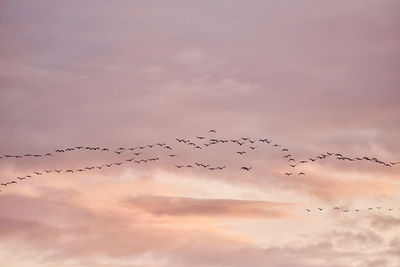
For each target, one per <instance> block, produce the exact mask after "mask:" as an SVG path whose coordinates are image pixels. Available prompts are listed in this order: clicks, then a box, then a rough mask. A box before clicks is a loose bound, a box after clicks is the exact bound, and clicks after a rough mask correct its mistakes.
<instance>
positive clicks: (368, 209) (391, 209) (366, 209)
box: [305, 207, 400, 213]
mask: <svg viewBox="0 0 400 267" xmlns="http://www.w3.org/2000/svg"><path fill="white" fill-rule="evenodd" d="M305 210H306V211H307V212H308V213H311V212H313V210H312V209H305ZM374 210H379V211H395V209H394V208H384V207H374V208H373V207H369V208H365V209H347V208H345V209H343V208H339V207H334V208H333V209H332V208H329V209H324V208H317V210H316V211H318V212H323V211H338V212H339V211H342V212H344V213H348V212H361V211H374ZM398 210H400V208H398Z"/></svg>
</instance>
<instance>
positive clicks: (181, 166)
mask: <svg viewBox="0 0 400 267" xmlns="http://www.w3.org/2000/svg"><path fill="white" fill-rule="evenodd" d="M175 167H177V168H178V169H180V168H183V167H184V166H183V165H175Z"/></svg>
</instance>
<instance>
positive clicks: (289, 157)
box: [0, 129, 400, 212]
mask: <svg viewBox="0 0 400 267" xmlns="http://www.w3.org/2000/svg"><path fill="white" fill-rule="evenodd" d="M216 134H217V131H216V130H214V129H212V130H209V132H208V134H207V135H199V136H196V137H194V138H192V139H188V138H175V140H174V141H175V144H174V145H173V144H172V143H171V144H167V143H166V142H157V143H153V144H146V145H140V146H131V147H118V148H116V149H111V148H108V147H99V146H96V147H92V146H81V145H77V146H73V147H66V148H58V149H55V150H54V151H50V152H45V153H25V154H21V155H15V154H4V155H0V160H9V159H24V158H25V159H26V158H31V159H38V158H44V157H54V156H56V155H57V154H67V153H79V152H80V151H93V152H98V153H112V154H114V155H119V156H124V155H127V156H128V157H126V158H124V159H120V160H118V161H113V162H106V163H103V164H93V165H90V166H82V167H80V168H63V169H60V168H55V169H50V168H47V169H44V170H36V171H33V172H32V173H29V174H26V175H23V176H17V177H13V178H8V179H1V181H2V182H1V184H0V185H1V187H2V189H5V188H8V187H9V186H12V185H16V184H18V183H20V182H23V181H25V180H29V179H32V178H34V177H38V176H43V175H47V174H50V173H51V174H72V173H82V172H90V171H94V170H102V169H107V168H115V167H118V166H121V165H127V164H131V165H133V164H141V165H143V164H154V163H156V162H158V161H161V160H163V159H167V158H169V159H171V160H174V163H172V164H173V165H172V166H174V167H175V168H176V169H193V168H200V169H203V170H207V171H217V172H219V171H224V170H226V169H232V170H237V171H242V172H244V173H246V172H250V171H252V170H253V166H251V164H249V163H247V164H246V165H240V166H228V165H227V164H225V165H218V164H213V163H212V162H200V161H195V162H192V163H183V162H184V161H185V158H181V157H180V155H179V153H178V150H179V151H181V149H182V147H180V148H179V149H175V145H180V146H182V145H183V146H184V147H183V148H187V149H189V151H190V152H191V153H198V151H200V150H206V149H210V147H212V146H217V145H218V146H230V147H231V151H232V147H233V148H234V149H236V152H235V153H231V156H232V157H242V158H245V157H246V156H247V155H249V154H250V153H252V152H253V151H256V150H258V149H262V148H264V147H267V148H270V149H273V150H274V151H275V152H276V153H277V157H279V158H281V159H282V160H284V161H285V162H287V168H288V170H287V171H285V172H283V173H281V175H282V176H297V177H299V178H300V177H301V176H306V175H307V174H306V172H305V171H303V170H301V167H302V166H304V165H306V164H311V163H314V162H316V161H322V160H328V159H334V160H339V161H347V162H350V163H356V162H359V161H364V162H369V163H371V164H378V165H380V166H382V167H390V168H391V167H394V166H396V165H398V164H400V162H395V161H390V162H386V161H383V160H380V159H378V158H376V157H371V156H358V157H349V156H346V155H344V154H342V153H336V152H324V153H321V154H319V155H317V156H312V157H308V158H306V159H300V160H298V159H297V158H295V157H294V156H293V153H291V152H290V150H289V148H287V147H285V146H283V145H282V144H278V143H276V142H273V140H272V139H271V138H265V137H263V138H251V137H239V138H236V139H225V138H216ZM156 149H157V150H156ZM144 151H147V152H149V153H151V154H152V156H150V157H143V155H142V154H143V152H144ZM146 154H148V153H146ZM235 155H236V156H235ZM250 163H251V162H250ZM338 209H339V208H338V207H335V208H334V210H335V211H336V210H338ZM318 210H319V211H322V209H321V208H319V209H318ZM368 210H371V209H368ZM390 210H392V209H390ZM306 211H307V212H311V211H312V210H311V209H307V210H306ZM354 211H355V212H357V211H360V210H359V209H357V210H354ZM344 212H350V210H344Z"/></svg>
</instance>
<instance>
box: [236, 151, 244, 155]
mask: <svg viewBox="0 0 400 267" xmlns="http://www.w3.org/2000/svg"><path fill="white" fill-rule="evenodd" d="M236 153H237V154H240V155H243V154H245V153H246V151H238V152H236Z"/></svg>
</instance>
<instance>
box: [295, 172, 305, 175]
mask: <svg viewBox="0 0 400 267" xmlns="http://www.w3.org/2000/svg"><path fill="white" fill-rule="evenodd" d="M297 175H306V174H305V173H304V172H299V174H297Z"/></svg>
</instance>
